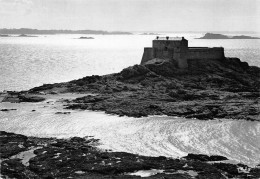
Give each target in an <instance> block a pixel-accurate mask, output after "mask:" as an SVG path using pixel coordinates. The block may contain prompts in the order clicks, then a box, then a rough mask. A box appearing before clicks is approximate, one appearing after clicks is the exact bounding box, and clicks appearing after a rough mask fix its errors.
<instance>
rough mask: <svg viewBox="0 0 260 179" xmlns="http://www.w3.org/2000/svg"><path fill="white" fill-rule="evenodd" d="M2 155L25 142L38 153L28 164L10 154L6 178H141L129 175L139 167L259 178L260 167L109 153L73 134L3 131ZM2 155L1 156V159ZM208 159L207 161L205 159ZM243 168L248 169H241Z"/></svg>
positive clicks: (170, 174)
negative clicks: (42, 135) (63, 136)
mask: <svg viewBox="0 0 260 179" xmlns="http://www.w3.org/2000/svg"><path fill="white" fill-rule="evenodd" d="M0 137H1V150H0V151H1V154H5V153H6V151H5V150H2V148H8V147H9V146H10V143H11V144H12V145H20V144H21V143H24V144H26V145H24V150H23V151H27V150H30V149H31V148H35V150H34V154H35V155H36V156H34V157H32V158H30V160H29V166H27V165H26V166H25V165H24V164H23V163H22V161H21V160H20V159H18V158H15V157H14V156H13V155H15V154H17V152H19V151H16V152H15V153H12V154H8V157H10V156H13V157H14V158H12V159H6V160H3V161H2V163H1V176H2V177H3V178H7V177H9V178H140V177H139V176H131V175H129V174H130V173H132V172H136V171H139V170H150V169H158V170H162V171H163V172H162V173H157V174H156V175H153V176H150V177H147V178H151V179H152V178H154V179H155V178H162V177H163V178H192V177H194V176H192V175H190V174H189V172H193V173H194V174H196V178H209V179H211V178H213V179H214V178H225V177H226V176H227V177H229V178H250V177H251V178H257V177H259V175H260V174H259V168H257V167H256V168H250V167H248V166H246V165H243V164H238V165H234V164H226V163H213V164H210V163H207V161H219V160H225V159H226V158H225V157H222V156H207V155H194V154H189V155H188V156H187V157H184V158H182V159H181V160H179V159H171V158H166V157H164V156H160V157H149V156H141V155H136V154H131V153H126V152H107V151H102V150H100V149H98V148H97V147H95V146H96V145H97V142H98V140H96V139H93V138H87V137H85V138H80V137H73V138H70V139H55V138H35V137H26V136H23V135H19V134H14V133H7V132H4V131H1V132H0ZM2 156H3V155H1V159H2ZM205 161H206V162H205ZM239 168H244V169H245V170H247V171H249V172H247V171H245V172H244V171H242V170H241V171H239Z"/></svg>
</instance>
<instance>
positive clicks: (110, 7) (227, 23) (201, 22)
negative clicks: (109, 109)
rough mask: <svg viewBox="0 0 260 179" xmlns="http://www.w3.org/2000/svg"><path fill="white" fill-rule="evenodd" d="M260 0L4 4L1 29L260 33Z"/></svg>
mask: <svg viewBox="0 0 260 179" xmlns="http://www.w3.org/2000/svg"><path fill="white" fill-rule="evenodd" d="M259 19H260V0H0V28H21V27H28V28H37V29H92V30H109V31H114V30H120V31H258V32H259V31H260V20H259Z"/></svg>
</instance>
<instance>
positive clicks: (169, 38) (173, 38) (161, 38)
mask: <svg viewBox="0 0 260 179" xmlns="http://www.w3.org/2000/svg"><path fill="white" fill-rule="evenodd" d="M155 40H172V41H181V40H186V39H185V38H184V37H159V36H157V37H156V39H155Z"/></svg>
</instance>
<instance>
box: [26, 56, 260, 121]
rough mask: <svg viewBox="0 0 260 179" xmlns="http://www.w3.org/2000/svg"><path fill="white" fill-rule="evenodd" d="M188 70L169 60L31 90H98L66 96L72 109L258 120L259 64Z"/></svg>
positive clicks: (229, 62)
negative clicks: (77, 96) (77, 95)
mask: <svg viewBox="0 0 260 179" xmlns="http://www.w3.org/2000/svg"><path fill="white" fill-rule="evenodd" d="M188 64H189V67H188V68H187V69H179V68H177V64H175V63H172V62H170V61H163V62H161V63H147V64H145V65H134V66H131V67H128V68H125V69H123V70H122V71H121V72H120V73H115V74H111V75H105V76H87V77H84V78H82V79H78V80H73V81H70V82H67V83H58V84H47V85H43V86H40V87H36V88H33V89H31V90H29V94H39V93H52V92H53V91H54V90H56V91H59V89H62V90H60V91H62V92H73V93H75V92H76V93H95V94H96V95H95V96H93V95H92V96H85V97H82V98H77V99H75V100H73V101H68V104H67V106H66V108H68V109H87V110H101V111H105V112H106V113H109V114H117V115H120V116H123V115H126V116H132V117H142V116H148V115H168V116H182V117H187V118H197V119H203V120H205V119H214V118H232V119H245V120H260V119H259V118H258V116H259V115H260V111H259V107H258V106H259V97H260V96H259V94H260V93H259V89H260V68H259V67H255V66H249V65H248V64H247V63H246V62H241V61H240V60H239V59H238V58H225V59H220V60H206V59H201V60H199V59H198V60H190V61H188Z"/></svg>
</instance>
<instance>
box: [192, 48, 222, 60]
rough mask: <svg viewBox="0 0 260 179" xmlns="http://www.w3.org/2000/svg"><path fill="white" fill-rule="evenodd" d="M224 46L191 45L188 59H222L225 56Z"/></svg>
mask: <svg viewBox="0 0 260 179" xmlns="http://www.w3.org/2000/svg"><path fill="white" fill-rule="evenodd" d="M224 57H225V55H224V48H223V47H213V48H207V47H189V48H188V54H187V59H222V58H224Z"/></svg>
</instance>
